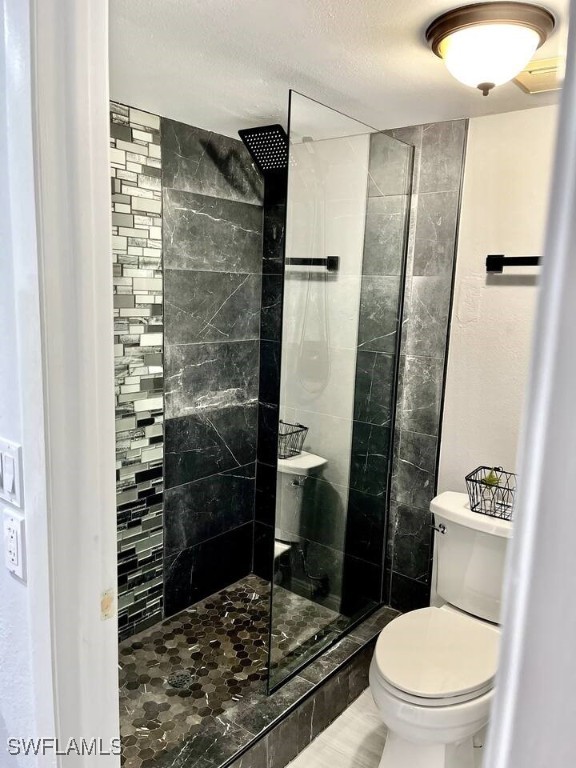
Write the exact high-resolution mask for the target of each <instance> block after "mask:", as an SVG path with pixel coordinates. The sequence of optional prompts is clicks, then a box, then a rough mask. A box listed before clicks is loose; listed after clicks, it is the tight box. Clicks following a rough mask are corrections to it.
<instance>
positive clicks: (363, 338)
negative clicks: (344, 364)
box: [358, 276, 400, 353]
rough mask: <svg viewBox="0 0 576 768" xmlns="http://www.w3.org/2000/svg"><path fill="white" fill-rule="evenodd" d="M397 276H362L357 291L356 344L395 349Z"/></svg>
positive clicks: (372, 349)
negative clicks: (359, 288)
mask: <svg viewBox="0 0 576 768" xmlns="http://www.w3.org/2000/svg"><path fill="white" fill-rule="evenodd" d="M399 289H400V278H399V277H393V276H392V277H388V276H387V277H363V278H362V289H361V292H360V319H359V323H358V347H359V349H362V350H366V351H371V352H392V353H393V352H394V350H395V349H396V332H397V326H398V305H399Z"/></svg>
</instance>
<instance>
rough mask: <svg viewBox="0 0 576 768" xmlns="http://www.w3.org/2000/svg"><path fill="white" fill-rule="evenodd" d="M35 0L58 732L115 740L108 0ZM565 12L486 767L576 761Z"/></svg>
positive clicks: (571, 235) (573, 297)
mask: <svg viewBox="0 0 576 768" xmlns="http://www.w3.org/2000/svg"><path fill="white" fill-rule="evenodd" d="M31 3H32V10H33V13H32V20H33V58H34V63H35V68H34V78H33V93H34V101H33V123H34V129H35V130H34V133H35V156H36V192H37V221H38V240H39V260H40V267H41V308H42V312H41V322H42V326H43V344H44V388H45V397H44V407H45V423H46V433H47V440H46V446H47V489H48V490H47V493H48V508H49V526H50V541H49V546H50V572H49V574H48V577H49V583H50V594H51V616H52V619H51V621H52V627H51V635H52V643H53V673H54V691H55V696H54V701H55V702H56V721H57V730H58V735H60V736H61V737H62V738H66V737H68V736H76V737H77V736H92V735H94V736H99V737H101V738H104V739H108V738H111V737H113V736H116V735H117V734H118V691H117V668H116V665H117V637H116V622H115V621H114V620H108V621H103V620H102V619H101V616H100V600H101V596H102V594H103V593H104V592H105V591H106V590H112V591H114V592H115V589H116V530H115V529H116V526H115V515H114V514H113V512H114V510H115V495H114V491H115V489H114V470H115V461H114V398H113V357H112V276H111V260H110V206H109V180H108V157H107V154H108V153H107V147H108V33H107V32H108V31H107V23H108V19H107V3H106V0H31ZM573 5H574V4H573ZM572 18H573V22H574V23H573V25H572V31H571V34H570V45H571V48H570V50H571V54H570V56H569V57H568V72H567V78H566V83H565V88H564V96H563V108H562V110H561V117H560V141H559V148H558V155H557V162H556V172H555V181H554V196H553V202H552V210H551V216H550V224H549V233H548V239H547V246H546V249H545V254H544V264H543V268H542V291H541V299H540V308H539V313H538V320H537V324H536V342H535V355H534V362H533V366H532V379H531V386H530V397H529V404H528V408H527V412H526V413H527V416H526V423H525V430H524V440H523V445H524V448H523V461H522V478H523V483H522V493H521V496H520V499H519V509H518V525H517V528H516V539H515V543H514V546H513V553H512V558H511V563H510V571H509V579H508V599H507V609H506V626H505V631H504V636H503V653H502V664H501V669H500V673H499V685H498V690H497V696H496V706H495V710H494V717H493V720H492V729H491V739H490V743H489V748H488V751H487V755H486V762H485V768H519V767H520V766H522V768H531V767H532V766H534V768H536V767H538V768H540V766H542V768H544V766H545V768H564V766H568V765H571V764H572V763H571V762H570V761H567V757H566V750H567V749H568V747H570V746H573V740H572V733H573V731H574V723H575V722H576V709H575V704H576V696H575V695H574V690H576V675H575V674H574V670H575V669H576V664H575V663H574V648H576V602H575V601H574V594H573V591H572V589H571V587H572V585H574V582H575V570H576V569H575V566H574V560H575V558H574V546H575V542H576V512H575V510H574V501H573V496H574V491H573V488H574V484H573V478H576V398H575V396H574V393H575V392H576V333H575V332H574V328H575V327H576V253H575V252H574V251H575V250H576V249H575V248H574V246H573V244H574V243H575V242H576V76H575V75H576V73H575V71H574V70H575V69H576V45H575V44H574V43H575V41H574V37H575V31H576V30H575V29H574V27H575V23H576V17H575V14H574V8H572ZM570 758H571V760H572V759H573V755H570ZM96 760H98V766H104V765H109V766H117V765H118V764H119V763H118V761H117V759H116V758H110V759H109V761H108V762H107V761H106V760H104V759H102V758H96ZM89 764H92V762H91V760H90V759H87V758H84V759H83V760H80V761H78V763H77V765H78V766H80V765H81V766H87V765H89ZM66 765H67V766H71V765H74V763H73V762H72V761H70V759H67V760H66Z"/></svg>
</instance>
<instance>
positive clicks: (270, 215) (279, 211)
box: [262, 201, 286, 274]
mask: <svg viewBox="0 0 576 768" xmlns="http://www.w3.org/2000/svg"><path fill="white" fill-rule="evenodd" d="M285 226H286V203H282V202H280V203H272V204H268V203H267V202H266V201H265V203H264V246H263V262H262V268H263V272H264V273H268V274H272V273H276V274H282V267H283V262H284V234H285Z"/></svg>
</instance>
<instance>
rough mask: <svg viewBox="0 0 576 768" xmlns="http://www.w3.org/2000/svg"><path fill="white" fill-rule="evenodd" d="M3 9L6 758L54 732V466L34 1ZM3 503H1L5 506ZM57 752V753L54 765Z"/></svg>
mask: <svg viewBox="0 0 576 768" xmlns="http://www.w3.org/2000/svg"><path fill="white" fill-rule="evenodd" d="M1 6H2V8H1V12H0V168H1V169H2V173H1V174H0V242H1V243H2V247H1V248H0V435H1V436H2V437H5V438H8V439H10V440H13V441H15V442H17V443H20V444H21V445H22V448H23V465H24V511H25V517H26V527H27V545H28V546H27V554H28V564H27V582H26V583H22V582H21V581H19V580H18V579H16V578H15V577H13V576H12V575H11V574H9V573H8V571H7V570H6V569H5V567H4V560H3V556H1V555H0V765H2V766H4V765H6V764H7V763H6V760H7V761H8V765H9V766H10V767H11V768H12V766H14V768H19V766H24V765H26V766H30V765H33V764H36V763H38V764H43V759H42V758H37V759H36V758H34V757H28V758H24V757H16V756H11V757H8V756H7V755H6V739H7V738H9V737H34V736H36V735H46V736H50V735H52V734H53V733H54V711H53V710H54V707H53V701H52V662H51V651H52V648H51V642H50V620H49V610H50V601H49V594H48V589H49V585H48V576H47V572H48V563H47V553H48V537H47V519H46V493H45V491H46V485H45V483H46V480H45V465H44V432H43V418H44V417H43V391H42V357H41V336H40V299H39V278H38V261H37V250H36V227H35V224H36V220H35V216H36V211H35V190H34V172H33V158H32V115H31V107H32V101H31V70H30V49H29V46H30V39H29V24H30V22H29V13H30V8H29V3H28V2H27V1H26V2H24V0H4V2H2V3H1ZM0 507H1V505H0ZM52 759H53V758H52V757H51V756H48V757H47V758H46V764H48V761H51V760H52Z"/></svg>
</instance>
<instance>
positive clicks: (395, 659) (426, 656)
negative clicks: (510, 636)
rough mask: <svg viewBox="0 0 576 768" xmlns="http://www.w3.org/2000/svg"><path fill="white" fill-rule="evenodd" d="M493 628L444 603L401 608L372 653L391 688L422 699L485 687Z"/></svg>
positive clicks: (492, 662)
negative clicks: (407, 609) (419, 608)
mask: <svg viewBox="0 0 576 768" xmlns="http://www.w3.org/2000/svg"><path fill="white" fill-rule="evenodd" d="M499 638H500V633H499V631H498V629H497V628H496V627H492V626H490V625H488V624H485V623H483V622H481V621H479V620H478V619H474V618H471V617H468V616H466V615H464V614H461V613H457V612H456V611H451V610H446V609H444V608H422V609H421V610H418V611H412V612H411V613H405V614H403V615H402V616H399V617H398V618H397V619H394V621H392V622H390V624H388V625H387V626H386V627H385V628H384V629H383V630H382V632H381V633H380V636H379V638H378V641H377V643H376V650H375V653H374V658H375V661H376V666H377V668H378V671H379V672H380V675H381V676H382V677H383V678H384V680H386V681H387V682H388V683H390V684H391V685H392V686H394V687H395V688H397V689H399V690H401V691H405V692H406V693H408V694H410V695H411V696H417V697H421V698H434V699H438V698H452V697H455V696H461V695H462V694H466V693H470V692H472V691H478V690H480V689H486V688H487V687H489V686H490V684H491V682H492V681H493V679H494V676H495V674H496V665H497V661H498V642H499Z"/></svg>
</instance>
